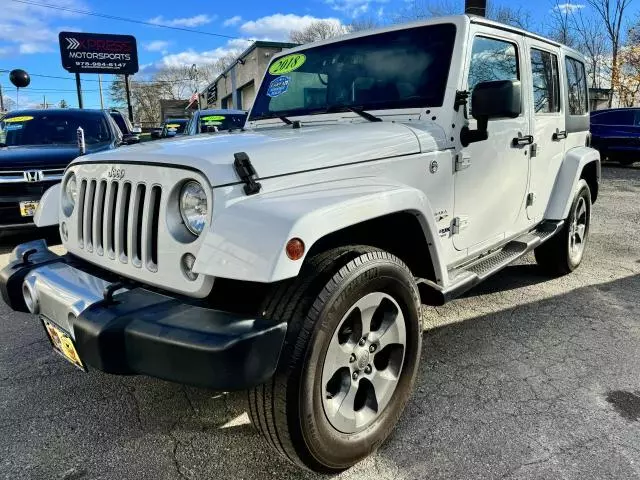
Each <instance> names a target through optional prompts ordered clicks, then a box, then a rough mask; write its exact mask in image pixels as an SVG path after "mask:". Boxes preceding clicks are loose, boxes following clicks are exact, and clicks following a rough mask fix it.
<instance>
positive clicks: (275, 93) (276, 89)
mask: <svg viewBox="0 0 640 480" xmlns="http://www.w3.org/2000/svg"><path fill="white" fill-rule="evenodd" d="M290 81H291V77H278V78H276V79H275V80H273V81H272V82H271V83H270V84H269V88H268V89H267V95H268V96H270V97H272V98H274V97H279V96H280V95H282V94H283V93H286V91H287V90H289V82H290Z"/></svg>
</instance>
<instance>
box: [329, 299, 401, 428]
mask: <svg viewBox="0 0 640 480" xmlns="http://www.w3.org/2000/svg"><path fill="white" fill-rule="evenodd" d="M406 342H407V333H406V323H405V317H404V313H403V312H402V309H401V308H400V306H399V305H398V302H396V300H395V299H393V298H392V297H391V296H390V295H387V294H386V293H382V292H374V293H370V294H368V295H366V296H364V297H362V298H361V299H360V300H358V301H357V302H356V303H355V304H354V305H353V306H352V307H351V308H350V309H349V310H348V311H347V313H346V314H345V315H344V316H343V317H342V319H341V320H340V322H339V323H338V326H337V328H336V329H335V331H334V333H333V336H332V338H331V341H330V343H329V347H328V348H327V353H326V354H325V359H324V364H323V367H322V387H321V388H322V405H323V407H324V412H325V415H326V417H327V420H328V421H329V423H330V424H331V425H332V426H333V427H334V428H335V429H336V430H338V431H340V432H342V433H346V434H353V433H357V432H360V431H362V430H364V429H366V428H367V427H368V426H370V425H371V424H372V423H373V422H374V421H375V420H376V419H377V418H378V417H379V416H380V415H381V414H382V412H383V411H384V409H385V408H386V407H387V406H388V405H389V402H390V401H391V399H392V398H393V394H394V392H395V390H396V387H397V386H398V382H399V380H400V376H401V374H402V367H403V364H404V356H405V351H406Z"/></svg>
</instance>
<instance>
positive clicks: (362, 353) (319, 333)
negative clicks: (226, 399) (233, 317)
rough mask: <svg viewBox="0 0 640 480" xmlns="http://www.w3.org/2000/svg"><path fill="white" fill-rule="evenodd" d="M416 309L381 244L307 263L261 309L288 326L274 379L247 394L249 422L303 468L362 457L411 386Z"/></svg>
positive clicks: (407, 283)
mask: <svg viewBox="0 0 640 480" xmlns="http://www.w3.org/2000/svg"><path fill="white" fill-rule="evenodd" d="M419 308H420V302H419V296H418V288H417V286H416V283H415V281H414V278H413V276H412V274H411V272H410V271H409V269H408V268H407V267H406V266H405V265H404V264H403V263H402V262H401V261H400V260H399V259H397V258H396V257H394V256H393V255H391V254H389V253H387V252H383V251H379V250H375V249H371V248H368V247H352V248H346V249H336V250H332V251H330V252H326V253H324V254H321V255H319V256H318V257H316V258H314V259H312V260H311V261H309V262H308V264H307V265H305V267H303V271H302V272H301V274H300V276H299V278H298V279H296V281H294V282H292V283H290V284H288V285H283V286H282V287H280V289H279V290H278V291H276V292H274V294H273V296H272V298H271V301H270V302H269V305H268V306H267V308H266V311H265V316H267V318H269V317H273V318H278V319H286V320H287V321H288V323H289V328H288V332H287V339H286V341H285V346H284V348H283V352H282V355H281V358H280V362H279V365H278V369H277V371H276V374H275V375H274V378H273V379H272V381H270V382H269V383H268V384H265V385H261V386H259V387H257V388H256V389H254V390H252V391H250V392H249V406H250V414H251V418H252V421H253V423H254V425H255V426H256V427H257V428H258V429H259V430H260V432H261V433H262V434H263V435H264V436H265V437H266V439H267V441H268V442H269V443H270V444H271V445H272V446H273V447H274V448H275V449H276V450H277V451H278V452H279V453H281V454H282V455H284V456H285V457H286V458H288V459H289V460H291V461H293V462H294V463H296V464H298V465H300V466H303V467H306V468H308V469H311V470H315V471H319V472H327V473H328V472H336V471H340V470H344V469H346V468H349V467H351V466H352V465H354V464H355V463H357V462H359V461H360V460H362V459H363V458H365V457H366V456H368V455H369V454H370V453H371V452H373V451H374V450H376V449H377V448H378V447H379V446H380V445H381V444H382V442H383V441H384V440H385V439H386V438H387V436H388V435H389V433H390V432H391V430H392V429H393V427H394V426H395V424H396V422H397V421H398V418H399V417H400V415H401V413H402V411H403V409H404V407H405V405H406V403H407V400H408V398H409V395H410V393H411V390H412V387H413V383H414V380H415V375H416V372H417V367H418V362H419V358H420V349H421V333H422V332H421V327H420V320H419V319H420V316H419V311H420V310H419Z"/></svg>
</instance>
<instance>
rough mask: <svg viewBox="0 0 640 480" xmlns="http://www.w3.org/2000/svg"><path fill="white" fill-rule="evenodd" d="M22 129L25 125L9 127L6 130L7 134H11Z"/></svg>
mask: <svg viewBox="0 0 640 480" xmlns="http://www.w3.org/2000/svg"><path fill="white" fill-rule="evenodd" d="M22 127H24V125H21V124H18V125H7V127H6V128H5V130H6V131H7V132H10V131H12V130H20V129H22Z"/></svg>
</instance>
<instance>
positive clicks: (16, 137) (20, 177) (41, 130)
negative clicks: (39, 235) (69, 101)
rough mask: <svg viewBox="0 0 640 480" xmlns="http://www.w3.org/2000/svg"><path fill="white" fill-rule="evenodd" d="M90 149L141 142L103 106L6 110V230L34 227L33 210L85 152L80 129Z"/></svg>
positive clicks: (0, 215)
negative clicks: (79, 133)
mask: <svg viewBox="0 0 640 480" xmlns="http://www.w3.org/2000/svg"><path fill="white" fill-rule="evenodd" d="M78 127H82V129H83V130H84V134H85V143H86V152H87V153H96V152H101V151H104V150H111V149H114V148H117V147H119V146H121V145H129V144H132V143H137V142H138V141H139V138H137V137H136V136H135V135H124V134H123V133H122V132H121V131H120V129H119V128H118V125H117V124H116V123H115V121H114V120H113V119H112V117H111V116H110V115H109V113H108V112H105V111H103V110H75V109H71V108H65V109H52V110H20V111H12V112H10V113H8V114H6V115H4V116H0V234H2V233H4V232H6V231H8V230H21V229H26V228H31V227H34V223H33V215H34V213H35V210H36V207H37V206H38V202H39V201H40V198H41V197H42V195H43V194H44V192H45V191H46V190H47V189H49V187H51V186H53V185H55V184H56V183H60V180H61V179H62V176H63V173H64V170H65V168H66V167H67V165H69V163H70V162H71V161H72V160H73V159H75V158H76V157H77V156H78V155H79V154H80V152H79V149H78V140H77V129H78Z"/></svg>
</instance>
